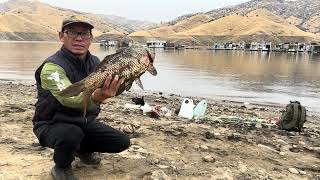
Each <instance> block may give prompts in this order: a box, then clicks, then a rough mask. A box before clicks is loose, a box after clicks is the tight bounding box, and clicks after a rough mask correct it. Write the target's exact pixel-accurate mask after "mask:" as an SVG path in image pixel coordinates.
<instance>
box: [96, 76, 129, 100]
mask: <svg viewBox="0 0 320 180" xmlns="http://www.w3.org/2000/svg"><path fill="white" fill-rule="evenodd" d="M123 82H124V78H121V79H119V76H118V75H116V76H115V77H114V78H113V79H112V76H111V75H109V76H108V77H107V78H106V80H105V82H104V84H103V87H102V88H98V89H96V90H95V91H94V92H93V93H92V96H91V98H92V100H93V101H95V102H102V101H104V100H105V99H108V98H111V97H114V96H115V95H116V93H117V91H118V89H119V87H120V85H121V84H122V83H123Z"/></svg>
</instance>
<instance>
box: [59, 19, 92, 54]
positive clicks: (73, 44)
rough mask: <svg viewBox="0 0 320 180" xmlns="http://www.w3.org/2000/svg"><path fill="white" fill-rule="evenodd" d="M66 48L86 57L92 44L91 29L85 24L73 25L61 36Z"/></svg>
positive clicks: (65, 29)
mask: <svg viewBox="0 0 320 180" xmlns="http://www.w3.org/2000/svg"><path fill="white" fill-rule="evenodd" d="M59 37H60V41H61V42H63V45H64V47H65V48H67V49H68V50H69V51H71V52H72V53H73V54H75V55H78V56H85V55H86V54H87V52H88V49H89V47H90V45H91V42H92V35H91V33H90V29H89V28H88V27H87V26H85V25H83V24H72V25H70V26H67V27H65V28H64V30H63V32H60V34H59Z"/></svg>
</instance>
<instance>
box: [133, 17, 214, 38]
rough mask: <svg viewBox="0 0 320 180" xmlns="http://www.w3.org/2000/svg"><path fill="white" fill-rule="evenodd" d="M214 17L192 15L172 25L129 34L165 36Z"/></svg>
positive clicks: (136, 35)
mask: <svg viewBox="0 0 320 180" xmlns="http://www.w3.org/2000/svg"><path fill="white" fill-rule="evenodd" d="M211 19H212V18H211V17H210V16H208V15H206V14H198V15H195V16H192V17H190V18H188V19H185V20H182V21H180V22H178V23H176V24H175V25H172V26H168V25H166V26H163V27H159V28H155V29H152V30H148V31H137V32H134V33H131V34H130V35H129V36H132V37H139V36H144V37H163V36H169V35H173V34H175V33H178V32H184V31H187V30H189V29H192V28H194V27H197V26H199V25H202V24H203V23H207V22H209V21H210V20H211Z"/></svg>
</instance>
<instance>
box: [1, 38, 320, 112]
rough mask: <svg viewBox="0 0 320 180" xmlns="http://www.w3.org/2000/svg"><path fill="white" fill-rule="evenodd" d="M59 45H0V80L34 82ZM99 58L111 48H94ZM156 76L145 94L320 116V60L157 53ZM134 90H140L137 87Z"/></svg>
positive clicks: (305, 56) (209, 52)
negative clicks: (298, 107) (289, 107)
mask: <svg viewBox="0 0 320 180" xmlns="http://www.w3.org/2000/svg"><path fill="white" fill-rule="evenodd" d="M60 46H61V44H60V43H48V42H1V43H0V79H5V80H18V81H26V82H34V77H33V75H34V71H35V69H36V68H37V67H38V66H39V65H40V64H41V62H42V61H43V60H44V59H45V58H46V57H48V56H49V55H51V54H53V53H54V52H56V50H57V49H59V48H60ZM90 51H91V53H92V54H95V55H97V56H98V57H99V58H100V59H102V58H103V57H104V56H106V55H108V54H111V53H114V52H115V49H114V48H104V47H100V46H99V45H98V44H93V45H92V46H91V48H90ZM155 66H156V68H157V70H158V76H152V75H150V74H149V73H146V74H144V75H143V76H142V82H143V84H144V87H145V89H146V90H152V91H162V92H166V93H174V94H180V95H182V96H201V97H204V98H205V97H210V98H217V99H226V100H234V101H242V102H249V103H251V102H254V103H270V104H273V103H275V104H287V103H288V102H289V101H290V100H299V101H300V102H301V103H302V104H304V105H306V106H307V107H308V109H309V110H311V111H317V112H320V56H317V55H310V54H304V53H298V54H295V53H276V52H272V53H267V52H249V51H214V50H191V49H190V50H163V49H158V50H157V51H156V59H155ZM133 89H134V90H138V87H137V86H136V85H135V86H134V87H133Z"/></svg>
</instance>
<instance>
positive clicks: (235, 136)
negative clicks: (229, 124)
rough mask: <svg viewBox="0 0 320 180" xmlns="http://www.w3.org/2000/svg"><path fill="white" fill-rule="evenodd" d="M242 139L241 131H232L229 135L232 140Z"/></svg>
mask: <svg viewBox="0 0 320 180" xmlns="http://www.w3.org/2000/svg"><path fill="white" fill-rule="evenodd" d="M240 139H241V135H240V134H239V133H232V134H230V135H229V136H228V140H231V141H239V140H240Z"/></svg>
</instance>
